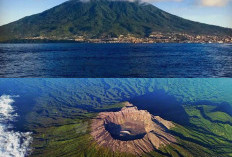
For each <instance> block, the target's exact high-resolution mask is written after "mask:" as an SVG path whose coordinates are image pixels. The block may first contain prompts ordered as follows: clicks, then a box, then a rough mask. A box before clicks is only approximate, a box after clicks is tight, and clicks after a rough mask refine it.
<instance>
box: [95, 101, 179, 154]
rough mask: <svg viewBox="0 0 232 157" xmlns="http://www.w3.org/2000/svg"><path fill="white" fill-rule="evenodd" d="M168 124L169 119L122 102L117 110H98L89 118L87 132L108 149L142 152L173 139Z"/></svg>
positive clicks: (164, 144)
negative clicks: (88, 130) (121, 105)
mask: <svg viewBox="0 0 232 157" xmlns="http://www.w3.org/2000/svg"><path fill="white" fill-rule="evenodd" d="M172 127H175V125H174V124H173V123H172V122H170V121H166V120H164V119H162V118H161V117H159V116H153V115H151V114H150V113H149V112H148V111H146V110H138V109H137V107H135V106H133V105H132V104H130V103H128V102H125V107H123V108H122V109H121V111H119V112H101V113H99V115H98V116H97V117H96V118H95V119H93V120H92V124H91V130H92V132H91V135H92V137H93V138H94V139H95V141H96V142H97V143H98V144H99V145H100V146H103V147H107V148H109V149H111V150H112V151H119V152H127V153H131V154H135V155H142V154H143V153H146V152H151V151H152V150H154V149H159V148H160V147H163V146H166V145H168V144H171V143H175V142H176V139H175V137H174V136H173V135H171V134H170V133H169V129H170V128H172Z"/></svg>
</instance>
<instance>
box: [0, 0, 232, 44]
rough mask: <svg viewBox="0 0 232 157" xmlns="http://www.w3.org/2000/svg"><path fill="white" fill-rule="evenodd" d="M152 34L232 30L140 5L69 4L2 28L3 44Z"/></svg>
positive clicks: (98, 0)
mask: <svg viewBox="0 0 232 157" xmlns="http://www.w3.org/2000/svg"><path fill="white" fill-rule="evenodd" d="M152 32H162V33H173V32H176V33H188V34H192V35H217V36H228V35H229V36H231V35H232V29H229V28H223V27H218V26H213V25H207V24H202V23H198V22H193V21H190V20H186V19H183V18H181V17H178V16H175V15H172V14H169V13H167V12H165V11H163V10H161V9H159V8H157V7H155V6H154V5H151V4H148V3H142V2H139V1H133V2H132V1H112V0H89V1H80V0H69V1H67V2H65V3H63V4H61V5H58V6H56V7H54V8H51V9H49V10H46V11H44V12H42V13H40V14H36V15H32V16H28V17H25V18H22V19H20V20H18V21H15V22H12V23H10V24H7V25H4V26H1V27H0V41H7V40H13V39H28V38H29V39H38V38H39V39H43V38H49V39H54V40H55V39H76V38H77V37H79V36H84V37H85V38H93V39H94V38H105V37H118V36H120V35H128V34H131V35H134V36H137V37H148V36H149V35H151V34H152Z"/></svg>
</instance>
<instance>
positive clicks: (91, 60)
mask: <svg viewBox="0 0 232 157" xmlns="http://www.w3.org/2000/svg"><path fill="white" fill-rule="evenodd" d="M0 77H14V78H21V77H24V78H25V77H30V78H31V77H32V78H34V77H47V78H60V77H62V78H73V77H79V78H95V77H98V78H112V77H114V78H124V77H126V78H133V77H139V78H193V77H197V78H208V77H210V78H212V77H214V78H217V77H232V44H188V43H183V44H179V43H178V44H175V43H160V44H93V43H43V44H41V43H39V44H0Z"/></svg>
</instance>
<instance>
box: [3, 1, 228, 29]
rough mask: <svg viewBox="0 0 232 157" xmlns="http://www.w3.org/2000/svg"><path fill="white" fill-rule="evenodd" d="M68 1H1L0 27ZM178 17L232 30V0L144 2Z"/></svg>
mask: <svg viewBox="0 0 232 157" xmlns="http://www.w3.org/2000/svg"><path fill="white" fill-rule="evenodd" d="M65 1H67V0H0V25H3V24H7V23H9V22H12V21H15V20H18V19H20V18H22V17H25V16H28V15H32V14H35V13H40V12H42V11H44V10H46V9H49V8H51V7H53V6H56V5H58V4H60V3H63V2H65ZM144 1H146V2H150V3H152V4H154V5H155V6H157V7H159V8H161V9H163V10H165V11H167V12H169V13H172V14H175V15H178V16H181V17H184V18H187V19H191V20H194V21H199V22H203V23H208V24H214V25H220V26H224V27H230V28H232V16H231V15H232V0H144Z"/></svg>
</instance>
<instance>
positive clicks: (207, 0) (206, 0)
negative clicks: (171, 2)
mask: <svg viewBox="0 0 232 157" xmlns="http://www.w3.org/2000/svg"><path fill="white" fill-rule="evenodd" d="M230 1H231V0H198V4H200V5H201V6H206V7H223V6H226V5H227V4H228V3H229V2H230Z"/></svg>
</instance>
